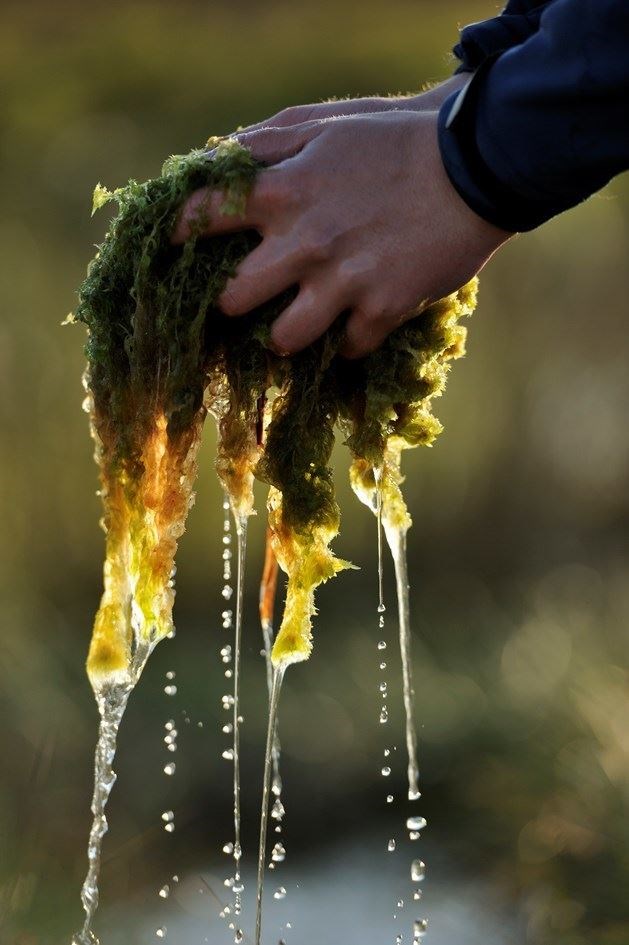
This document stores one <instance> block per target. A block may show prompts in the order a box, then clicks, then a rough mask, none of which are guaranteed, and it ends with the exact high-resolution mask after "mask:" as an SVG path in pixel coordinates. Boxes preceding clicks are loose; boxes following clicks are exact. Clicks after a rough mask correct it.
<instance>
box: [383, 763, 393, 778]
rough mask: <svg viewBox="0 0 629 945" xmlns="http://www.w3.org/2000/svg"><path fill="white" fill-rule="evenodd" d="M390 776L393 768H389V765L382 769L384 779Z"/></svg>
mask: <svg viewBox="0 0 629 945" xmlns="http://www.w3.org/2000/svg"><path fill="white" fill-rule="evenodd" d="M390 774H391V768H390V767H389V765H385V766H384V767H383V769H382V777H383V778H388V777H389V775H390Z"/></svg>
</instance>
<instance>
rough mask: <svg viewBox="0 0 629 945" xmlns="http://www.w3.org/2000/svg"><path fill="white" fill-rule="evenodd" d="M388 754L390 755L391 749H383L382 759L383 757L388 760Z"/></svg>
mask: <svg viewBox="0 0 629 945" xmlns="http://www.w3.org/2000/svg"><path fill="white" fill-rule="evenodd" d="M390 754H391V749H390V748H385V749H384V757H385V758H388V757H389V755H390Z"/></svg>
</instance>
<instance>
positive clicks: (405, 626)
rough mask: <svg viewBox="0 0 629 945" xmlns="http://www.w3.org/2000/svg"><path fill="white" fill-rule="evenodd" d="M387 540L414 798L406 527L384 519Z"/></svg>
mask: <svg viewBox="0 0 629 945" xmlns="http://www.w3.org/2000/svg"><path fill="white" fill-rule="evenodd" d="M385 534H386V538H387V543H388V545H389V548H390V550H391V557H392V558H393V565H394V568H395V583H396V588H397V602H398V619H399V630H400V654H401V657H402V680H403V693H404V711H405V714H406V751H407V757H408V799H409V801H416V800H417V799H418V798H419V797H420V796H421V794H420V791H419V764H418V761H417V729H416V727H415V689H414V687H413V663H412V659H411V619H410V602H409V583H408V562H407V555H406V531H405V529H402V528H397V529H396V528H394V527H393V526H392V525H390V524H389V523H385Z"/></svg>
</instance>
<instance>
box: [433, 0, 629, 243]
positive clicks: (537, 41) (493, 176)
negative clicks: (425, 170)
mask: <svg viewBox="0 0 629 945" xmlns="http://www.w3.org/2000/svg"><path fill="white" fill-rule="evenodd" d="M454 53H455V55H456V56H457V58H458V59H459V60H460V63H461V64H460V66H459V68H458V69H457V72H470V73H472V78H471V81H470V83H469V85H468V86H467V87H466V88H465V89H464V90H463V92H462V93H455V94H454V95H452V96H451V97H450V98H449V99H448V100H447V101H446V102H445V103H444V105H443V107H442V109H441V112H440V115H439V143H440V148H441V154H442V157H443V161H444V165H445V168H446V171H447V173H448V176H449V177H450V180H451V181H452V183H453V184H454V186H455V187H456V189H457V190H458V192H459V194H460V195H461V196H462V197H463V199H464V200H465V202H466V203H467V204H468V205H469V206H470V207H471V208H472V209H473V210H475V211H476V212H477V213H478V214H479V215H480V216H482V217H483V218H484V219H486V220H488V221H489V222H491V223H494V224H496V225H497V226H500V227H502V228H503V229H505V230H511V231H514V232H516V231H522V230H531V229H533V228H534V227H536V226H539V225H540V224H541V223H544V222H545V221H546V220H548V219H550V217H552V216H554V215H555V214H557V213H561V212H562V211H563V210H566V209H568V208H569V207H573V206H575V205H576V204H578V203H580V202H581V201H582V200H584V199H586V198H587V197H589V196H590V195H591V194H593V193H594V192H595V191H597V190H600V188H601V187H603V186H604V185H605V184H606V183H607V182H608V181H609V180H610V179H611V178H612V177H614V176H615V175H616V174H619V173H620V172H622V171H624V170H627V169H629V0H545V2H539V0H537V2H536V0H510V2H509V3H508V4H507V6H506V8H505V10H504V12H503V13H502V14H501V15H500V16H497V17H494V18H493V19H490V20H485V21H484V22H482V23H474V24H472V25H471V26H468V27H466V28H465V29H464V30H463V31H462V33H461V39H460V42H459V44H458V45H457V46H456V47H455V49H454Z"/></svg>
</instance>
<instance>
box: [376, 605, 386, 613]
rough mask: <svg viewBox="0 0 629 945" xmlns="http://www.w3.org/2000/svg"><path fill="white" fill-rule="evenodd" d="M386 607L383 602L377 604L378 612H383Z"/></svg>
mask: <svg viewBox="0 0 629 945" xmlns="http://www.w3.org/2000/svg"><path fill="white" fill-rule="evenodd" d="M386 609H387V608H386V606H385V605H384V604H378V613H379V614H383V613H384V612H385V610H386Z"/></svg>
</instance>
